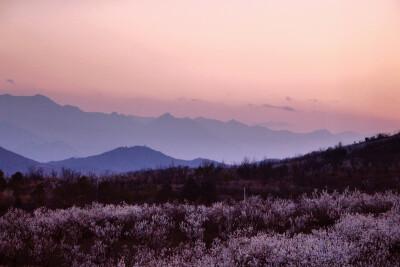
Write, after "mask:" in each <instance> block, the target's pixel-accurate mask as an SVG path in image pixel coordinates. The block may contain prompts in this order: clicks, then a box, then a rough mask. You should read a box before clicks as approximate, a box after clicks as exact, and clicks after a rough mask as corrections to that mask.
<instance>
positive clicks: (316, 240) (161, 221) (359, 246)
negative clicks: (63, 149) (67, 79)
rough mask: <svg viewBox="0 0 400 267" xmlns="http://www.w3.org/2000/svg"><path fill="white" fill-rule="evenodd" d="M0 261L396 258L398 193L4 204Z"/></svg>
mask: <svg viewBox="0 0 400 267" xmlns="http://www.w3.org/2000/svg"><path fill="white" fill-rule="evenodd" d="M0 264H9V265H12V264H14V265H32V264H34V265H56V264H58V265H66V266H71V265H73V266H78V265H82V266H93V265H101V266H115V265H120V266H125V265H126V266H265V265H273V266H276V265H290V266H354V265H356V266H391V265H393V266H399V265H400V195H398V194H396V193H393V192H385V193H375V194H373V195H368V194H365V193H362V192H360V191H353V192H350V191H345V192H343V193H337V192H333V193H328V192H325V191H322V192H315V193H314V194H312V195H310V196H302V197H300V198H298V199H295V200H287V199H279V198H269V199H261V198H258V197H251V198H249V199H247V200H246V201H242V202H230V203H228V202H219V203H215V204H213V205H212V206H203V205H190V204H177V203H166V204H162V205H147V204H144V205H126V204H121V205H101V204H96V203H95V204H92V205H89V206H87V207H85V208H77V207H71V208H68V209H60V210H47V209H43V208H40V209H36V210H35V211H34V212H32V213H28V212H24V211H22V210H19V209H10V210H9V211H8V212H7V213H6V214H4V215H3V216H2V217H0Z"/></svg>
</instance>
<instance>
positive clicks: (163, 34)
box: [0, 0, 400, 133]
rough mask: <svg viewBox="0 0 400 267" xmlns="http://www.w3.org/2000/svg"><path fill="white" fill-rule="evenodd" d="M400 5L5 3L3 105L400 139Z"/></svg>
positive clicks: (0, 51)
mask: <svg viewBox="0 0 400 267" xmlns="http://www.w3.org/2000/svg"><path fill="white" fill-rule="evenodd" d="M399 29H400V3H399V2H398V1H395V0H393V1H392V0H387V1H375V0H363V1H361V0H359V1H346V0H336V1H333V0H327V1H319V0H299V1H289V0H279V1H275V0H272V1H227V0H225V1H187V0H185V1H152V0H147V1H75V0H73V1H59V0H53V1H35V0H25V1H24V0H20V1H11V0H3V1H1V2H0V34H1V42H0V62H1V65H0V93H2V94H4V93H9V94H13V95H35V94H38V93H40V94H43V95H46V96H48V97H51V99H53V100H54V101H56V102H57V103H60V104H63V105H64V104H70V105H76V106H78V107H80V108H81V109H82V110H84V111H100V112H107V113H111V112H113V111H116V112H118V113H123V114H134V115H140V116H156V117H158V116H160V115H162V114H164V113H166V112H170V113H171V114H172V115H174V116H176V117H186V116H188V117H190V118H195V117H198V116H203V117H206V118H214V119H219V120H224V121H227V120H231V119H236V120H238V121H241V122H244V123H247V124H249V125H254V124H257V125H262V126H265V127H269V128H271V129H287V130H292V131H296V132H307V131H312V130H317V129H328V130H330V131H332V132H336V133H337V132H342V131H347V130H352V131H356V132H359V133H375V132H381V131H387V132H392V131H394V130H398V129H399V126H398V125H399V123H400V112H399V110H398V103H399V101H400V90H399V89H398V88H399V86H400V49H399V47H400V34H399Z"/></svg>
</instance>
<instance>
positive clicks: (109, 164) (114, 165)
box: [48, 146, 208, 174]
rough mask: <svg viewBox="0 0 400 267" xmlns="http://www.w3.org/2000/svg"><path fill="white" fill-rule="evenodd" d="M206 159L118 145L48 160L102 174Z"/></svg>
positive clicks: (52, 163) (197, 164) (58, 164)
mask: <svg viewBox="0 0 400 267" xmlns="http://www.w3.org/2000/svg"><path fill="white" fill-rule="evenodd" d="M204 162H208V160H206V159H200V158H197V159H194V160H180V159H175V158H172V157H170V156H167V155H165V154H163V153H161V152H159V151H155V150H153V149H151V148H148V147H145V146H135V147H119V148H116V149H114V150H111V151H108V152H105V153H103V154H100V155H95V156H90V157H85V158H70V159H67V160H62V161H53V162H49V163H48V165H50V166H58V167H64V168H69V169H73V170H76V171H80V172H82V173H89V172H93V173H97V174H104V173H106V172H112V173H123V172H129V171H137V170H142V169H158V168H166V167H169V166H188V167H198V166H200V165H202V164H203V163H204Z"/></svg>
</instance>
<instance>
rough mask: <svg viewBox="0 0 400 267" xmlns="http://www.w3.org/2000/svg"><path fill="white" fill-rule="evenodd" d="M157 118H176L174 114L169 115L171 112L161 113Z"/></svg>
mask: <svg viewBox="0 0 400 267" xmlns="http://www.w3.org/2000/svg"><path fill="white" fill-rule="evenodd" d="M158 118H159V119H176V118H175V117H174V116H172V115H171V113H168V112H167V113H164V114H163V115H161V116H160V117H158Z"/></svg>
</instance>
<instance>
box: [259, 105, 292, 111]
mask: <svg viewBox="0 0 400 267" xmlns="http://www.w3.org/2000/svg"><path fill="white" fill-rule="evenodd" d="M262 107H264V108H274V109H282V110H286V111H291V112H293V111H296V109H294V108H292V107H289V106H274V105H270V104H264V105H262Z"/></svg>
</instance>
